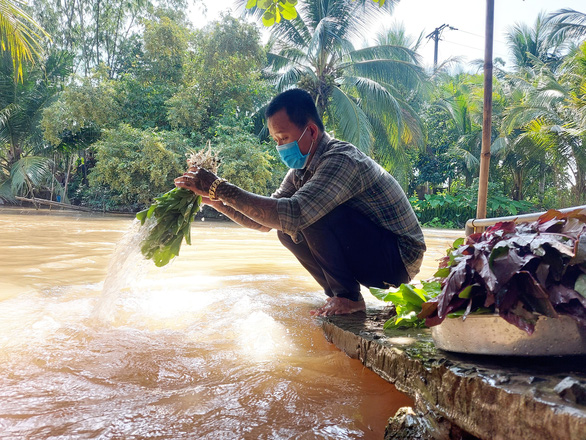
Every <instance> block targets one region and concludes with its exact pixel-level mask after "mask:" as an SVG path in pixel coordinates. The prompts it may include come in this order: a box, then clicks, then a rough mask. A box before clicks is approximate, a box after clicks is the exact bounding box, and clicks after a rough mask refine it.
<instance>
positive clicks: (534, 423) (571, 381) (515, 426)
mask: <svg viewBox="0 0 586 440" xmlns="http://www.w3.org/2000/svg"><path fill="white" fill-rule="evenodd" d="M387 318H388V312H387V313H385V312H384V310H370V311H368V312H367V313H357V314H353V315H345V316H332V317H328V318H323V322H322V327H323V331H324V333H325V335H326V338H327V339H328V340H329V341H330V342H332V343H333V344H334V345H336V346H337V347H338V348H339V349H340V350H343V351H344V352H345V353H347V354H348V355H349V356H350V357H352V358H356V359H359V360H360V361H361V362H362V363H363V364H364V365H365V366H366V367H368V368H370V369H371V370H373V371H374V372H375V373H377V374H378V375H380V376H381V377H382V378H384V379H385V380H387V381H389V382H391V383H393V384H395V386H396V387H397V388H398V389H399V390H400V391H402V392H404V393H406V394H408V395H409V396H410V397H412V398H413V399H414V401H415V405H416V408H415V409H416V411H417V412H418V413H419V414H434V415H435V417H436V419H437V418H438V417H439V418H445V419H446V420H447V421H449V422H450V423H451V424H453V425H455V426H456V427H458V428H459V429H461V430H463V431H465V432H467V433H470V434H472V435H474V436H476V437H479V438H481V439H495V440H499V439H502V440H516V439H518V440H527V439H531V440H541V439H543V440H552V439H568V440H570V439H572V440H586V356H572V357H545V358H529V357H523V358H517V357H500V356H476V355H458V354H452V353H448V352H444V351H442V350H438V349H436V348H435V346H434V344H433V341H432V339H431V335H430V332H429V330H428V329H416V330H393V331H388V330H387V331H384V330H383V328H382V327H383V324H384V322H385V321H386V319H387ZM389 416H392V414H390V415H389ZM438 438H439V437H438ZM444 438H449V437H444Z"/></svg>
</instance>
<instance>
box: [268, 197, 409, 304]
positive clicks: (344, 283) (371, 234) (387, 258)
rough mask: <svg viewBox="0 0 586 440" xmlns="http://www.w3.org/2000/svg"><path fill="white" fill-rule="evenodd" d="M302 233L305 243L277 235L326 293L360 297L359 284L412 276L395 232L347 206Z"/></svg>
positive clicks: (380, 284) (388, 282)
mask: <svg viewBox="0 0 586 440" xmlns="http://www.w3.org/2000/svg"><path fill="white" fill-rule="evenodd" d="M301 233H302V235H303V238H304V240H303V241H302V242H301V243H294V242H293V240H292V239H291V237H290V236H289V235H287V234H285V233H283V232H281V231H278V233H277V234H278V236H279V240H281V243H283V245H284V246H285V247H286V248H287V249H289V250H290V251H291V252H292V253H293V255H295V256H296V257H297V259H298V260H299V262H300V263H301V264H302V265H303V267H305V268H306V269H307V270H308V271H309V273H310V274H311V275H312V276H313V278H315V280H316V281H317V282H318V283H319V284H320V286H322V287H323V289H324V291H325V293H326V295H328V296H331V297H333V296H339V297H343V298H348V299H350V300H352V301H358V300H360V299H362V295H361V294H360V285H361V284H362V285H363V286H366V287H381V288H388V287H390V286H398V285H400V284H401V283H406V282H408V281H409V276H408V275H407V271H406V269H405V265H404V264H403V261H402V260H401V256H400V254H399V248H398V246H397V237H396V235H395V234H393V233H392V232H391V231H389V230H387V229H384V228H382V227H380V226H377V225H376V224H374V223H373V222H372V221H371V220H369V219H368V218H367V217H366V216H364V215H363V214H361V213H360V212H358V211H356V210H354V209H352V208H349V207H348V206H346V205H340V206H338V207H337V208H336V209H334V210H333V211H331V212H330V213H329V214H327V215H325V216H324V217H322V218H321V219H320V220H318V221H317V222H315V223H314V224H313V225H311V226H309V227H307V228H305V229H304V230H303V231H301Z"/></svg>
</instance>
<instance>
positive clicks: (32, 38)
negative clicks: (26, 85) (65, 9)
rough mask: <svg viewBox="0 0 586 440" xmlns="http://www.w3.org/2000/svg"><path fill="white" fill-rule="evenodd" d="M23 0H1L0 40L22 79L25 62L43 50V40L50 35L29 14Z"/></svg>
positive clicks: (19, 77) (17, 75)
mask: <svg viewBox="0 0 586 440" xmlns="http://www.w3.org/2000/svg"><path fill="white" fill-rule="evenodd" d="M24 4H25V3H24V2H23V1H21V0H0V42H1V43H2V49H3V51H6V52H8V53H9V54H10V58H11V59H12V63H13V67H14V74H15V77H16V79H17V80H22V75H23V64H24V63H25V62H27V61H28V62H30V61H33V59H34V58H35V57H37V56H39V54H40V52H42V46H41V41H42V40H43V39H44V38H48V37H49V35H48V34H47V33H46V32H45V31H44V30H43V29H42V28H41V27H40V26H39V25H38V24H37V23H36V22H35V21H34V20H33V19H32V17H31V16H30V15H28V14H27V13H26V12H25V11H24V9H22V5H24Z"/></svg>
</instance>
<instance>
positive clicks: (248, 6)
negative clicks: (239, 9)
mask: <svg viewBox="0 0 586 440" xmlns="http://www.w3.org/2000/svg"><path fill="white" fill-rule="evenodd" d="M255 6H256V0H248V2H246V9H252V8H254V7H255Z"/></svg>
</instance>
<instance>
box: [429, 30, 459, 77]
mask: <svg viewBox="0 0 586 440" xmlns="http://www.w3.org/2000/svg"><path fill="white" fill-rule="evenodd" d="M445 28H448V29H451V30H453V31H457V30H458V29H456V28H455V27H452V26H450V25H449V24H442V25H441V26H440V27H436V28H435V29H434V30H433V31H432V32H431V33H430V34H429V35H427V36H426V37H425V38H433V41H434V43H435V45H434V49H433V70H434V71H435V70H436V69H437V46H438V43H439V40H440V36H441V34H442V32H443V30H444V29H445Z"/></svg>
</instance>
